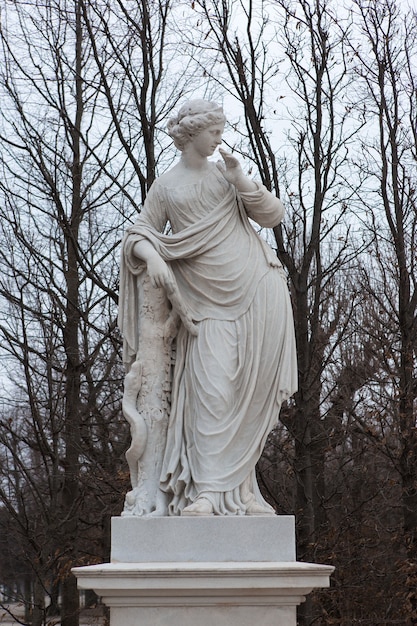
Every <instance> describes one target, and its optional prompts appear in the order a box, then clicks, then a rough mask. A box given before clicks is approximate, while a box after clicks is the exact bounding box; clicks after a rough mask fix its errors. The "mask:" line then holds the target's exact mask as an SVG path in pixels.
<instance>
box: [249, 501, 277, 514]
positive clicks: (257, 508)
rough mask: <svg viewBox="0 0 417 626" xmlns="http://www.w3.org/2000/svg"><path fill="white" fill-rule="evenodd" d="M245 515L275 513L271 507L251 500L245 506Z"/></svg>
mask: <svg viewBox="0 0 417 626" xmlns="http://www.w3.org/2000/svg"><path fill="white" fill-rule="evenodd" d="M246 515H275V511H274V509H273V508H272V507H266V506H262V504H259V502H256V500H253V501H252V502H251V503H250V504H249V505H248V506H247V508H246Z"/></svg>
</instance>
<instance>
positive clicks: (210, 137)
mask: <svg viewBox="0 0 417 626" xmlns="http://www.w3.org/2000/svg"><path fill="white" fill-rule="evenodd" d="M223 131H224V124H213V126H208V127H207V128H205V129H204V130H201V131H200V132H199V133H197V134H196V135H193V136H192V137H191V139H190V143H191V144H192V146H193V148H194V150H195V151H196V152H197V154H199V155H200V156H202V157H208V156H211V155H212V154H213V152H214V151H215V149H216V148H217V146H219V145H220V144H221V142H222V135H223Z"/></svg>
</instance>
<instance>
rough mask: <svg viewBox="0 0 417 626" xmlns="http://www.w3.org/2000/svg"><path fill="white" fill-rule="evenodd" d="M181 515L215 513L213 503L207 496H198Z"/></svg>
mask: <svg viewBox="0 0 417 626" xmlns="http://www.w3.org/2000/svg"><path fill="white" fill-rule="evenodd" d="M181 515H189V516H191V515H213V505H212V503H211V502H210V500H207V498H197V500H196V501H195V502H193V503H192V504H189V505H188V506H186V507H185V508H184V509H183V510H182V513H181Z"/></svg>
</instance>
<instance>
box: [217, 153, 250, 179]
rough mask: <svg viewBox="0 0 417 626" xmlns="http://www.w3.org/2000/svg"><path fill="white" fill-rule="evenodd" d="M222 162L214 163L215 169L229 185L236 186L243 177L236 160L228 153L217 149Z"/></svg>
mask: <svg viewBox="0 0 417 626" xmlns="http://www.w3.org/2000/svg"><path fill="white" fill-rule="evenodd" d="M219 152H220V155H221V157H222V159H223V161H218V162H217V163H216V165H217V167H218V168H219V170H220V171H221V173H222V174H223V176H224V177H225V179H226V180H227V181H229V183H232V185H237V183H238V181H239V180H241V179H242V177H244V174H243V171H242V168H241V165H240V163H239V161H238V159H237V158H236V157H235V156H234V155H233V154H230V152H226V150H223V148H219Z"/></svg>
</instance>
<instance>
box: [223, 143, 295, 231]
mask: <svg viewBox="0 0 417 626" xmlns="http://www.w3.org/2000/svg"><path fill="white" fill-rule="evenodd" d="M219 151H220V154H221V156H222V158H223V161H224V164H223V163H219V164H218V167H219V169H220V171H221V172H222V174H223V176H224V177H225V178H226V180H228V181H229V183H232V184H233V185H234V186H235V187H236V190H237V191H238V193H239V195H240V198H241V200H242V202H243V206H244V207H245V210H246V213H247V215H248V216H249V217H250V218H251V219H253V220H255V222H257V223H258V224H259V225H260V226H263V227H264V228H273V227H274V226H277V224H279V223H280V222H281V220H282V218H283V217H284V213H285V209H284V205H283V204H282V202H281V200H280V199H279V198H277V197H276V196H274V194H272V193H271V192H270V191H268V190H267V188H266V187H265V186H264V185H262V184H260V183H257V182H255V181H253V180H252V179H250V178H248V177H247V176H245V174H244V173H243V171H242V168H241V166H240V163H239V161H238V159H237V158H236V157H235V156H234V155H232V154H229V153H228V152H226V151H225V150H222V148H220V149H219Z"/></svg>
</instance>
